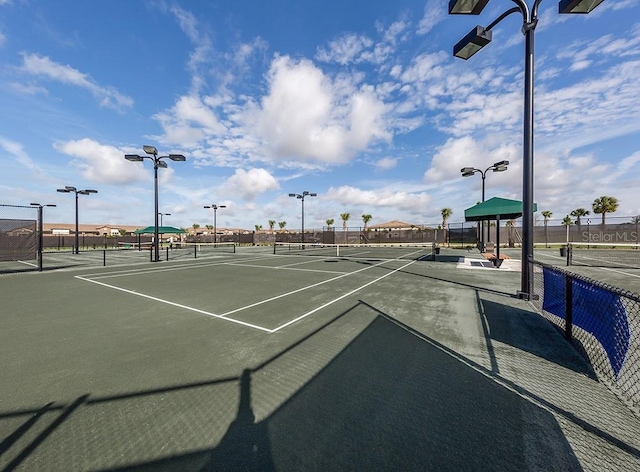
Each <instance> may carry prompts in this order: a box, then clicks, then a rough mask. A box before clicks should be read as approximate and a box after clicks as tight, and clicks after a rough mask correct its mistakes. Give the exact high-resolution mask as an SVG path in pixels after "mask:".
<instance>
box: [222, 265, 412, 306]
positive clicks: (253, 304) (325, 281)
mask: <svg viewBox="0 0 640 472" xmlns="http://www.w3.org/2000/svg"><path fill="white" fill-rule="evenodd" d="M387 262H388V261H382V262H379V263H377V264H375V265H372V266H369V267H363V268H362V269H358V270H355V271H353V272H347V273H346V274H342V275H339V276H337V277H332V278H330V279H327V280H323V281H322V282H318V283H315V284H312V285H307V286H306V287H301V288H298V289H296V290H292V291H291V292H286V293H282V294H280V295H276V296H275V297H271V298H267V299H266V300H262V301H259V302H256V303H252V304H251V305H247V306H243V307H240V308H236V309H235V310H231V311H228V312H226V313H223V314H222V315H220V316H227V315H231V314H233V313H237V312H239V311H243V310H247V309H249V308H253V307H256V306H258V305H263V304H265V303H269V302H272V301H273V300H277V299H279V298H283V297H288V296H289V295H293V294H295V293H299V292H303V291H305V290H309V289H311V288H314V287H318V286H320V285H323V284H328V283H329V282H333V281H335V280H338V279H341V278H343V277H348V276H349V275H353V274H357V273H359V272H362V271H365V270H369V269H373V268H374V267H378V266H379V265H382V264H385V263H387ZM407 265H408V264H407ZM404 267H406V266H404ZM394 272H395V271H394Z"/></svg>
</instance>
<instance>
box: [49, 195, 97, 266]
mask: <svg viewBox="0 0 640 472" xmlns="http://www.w3.org/2000/svg"><path fill="white" fill-rule="evenodd" d="M56 191H57V192H61V193H75V194H76V234H75V243H74V248H73V252H74V254H80V246H79V240H78V234H79V229H78V227H79V224H78V195H90V194H92V193H98V191H97V190H93V189H84V190H78V189H77V188H76V187H73V186H71V185H66V186H65V187H64V188H59V189H57V190H56Z"/></svg>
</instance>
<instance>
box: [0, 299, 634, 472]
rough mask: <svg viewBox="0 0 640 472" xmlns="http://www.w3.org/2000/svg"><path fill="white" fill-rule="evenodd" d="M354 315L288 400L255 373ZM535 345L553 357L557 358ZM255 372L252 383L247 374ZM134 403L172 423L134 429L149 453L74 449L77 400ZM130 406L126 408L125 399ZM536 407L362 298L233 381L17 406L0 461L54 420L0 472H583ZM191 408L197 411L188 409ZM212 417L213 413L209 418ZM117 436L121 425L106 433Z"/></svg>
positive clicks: (552, 421) (494, 315)
mask: <svg viewBox="0 0 640 472" xmlns="http://www.w3.org/2000/svg"><path fill="white" fill-rule="evenodd" d="M485 316H486V317H487V319H488V323H489V324H490V325H491V329H492V333H493V336H494V339H496V340H498V339H499V340H511V342H512V343H513V344H514V345H520V346H521V347H523V348H527V349H528V350H529V352H534V353H536V352H539V348H536V347H533V346H529V345H523V344H522V342H521V341H518V340H517V339H515V338H514V337H513V335H512V334H510V333H509V327H508V326H507V325H505V323H506V322H507V321H506V320H505V319H503V318H502V316H501V313H500V309H498V308H496V307H493V306H490V305H487V304H486V302H485ZM522 316H524V315H522ZM353 317H356V318H359V319H360V321H362V320H364V323H363V329H361V330H359V332H358V334H357V335H355V336H354V337H353V339H351V340H350V342H348V343H347V345H346V347H345V348H344V349H341V350H340V352H339V353H338V354H337V355H335V356H334V357H333V358H332V359H331V360H330V361H329V362H328V363H326V365H324V367H323V368H321V369H320V370H319V371H318V372H317V373H316V374H315V375H312V376H311V377H310V379H309V380H307V381H305V382H304V383H303V384H302V386H301V387H300V388H296V389H295V391H293V393H292V394H285V393H283V392H282V391H278V388H279V387H278V386H279V385H280V384H279V383H278V382H277V381H276V380H278V379H272V378H270V377H269V376H268V375H265V371H266V370H268V369H273V368H274V367H277V372H283V375H285V374H284V372H285V371H286V370H287V369H291V368H293V367H295V366H293V365H292V363H293V361H292V357H293V358H294V359H296V360H297V361H298V362H299V361H300V359H303V358H302V356H300V355H298V354H299V351H298V350H304V353H305V355H309V354H311V355H312V356H313V355H314V352H313V349H318V350H319V349H321V348H318V347H314V348H312V349H309V348H308V346H307V345H308V344H310V343H313V341H314V340H317V337H321V339H320V340H321V341H322V342H321V343H316V344H315V345H314V346H322V345H323V343H324V341H325V340H328V335H332V331H331V330H332V329H333V330H336V329H338V330H340V329H343V328H344V326H345V325H346V323H351V321H350V320H351V319H352V318H353ZM539 353H540V354H543V355H544V354H546V356H547V357H548V358H550V359H551V360H554V359H555V358H556V356H555V355H554V354H553V352H551V353H549V352H546V353H545V352H539ZM317 354H318V355H320V354H321V353H320V352H317ZM292 355H293V356H292ZM291 356H292V357H291ZM559 357H562V356H561V355H560V356H559ZM556 360H557V359H556ZM303 361H304V360H303ZM289 374H290V373H289ZM260 376H261V381H260V382H256V377H260ZM209 387H216V388H218V387H220V388H225V390H224V392H225V393H224V396H220V397H215V396H213V395H211V394H210V391H209V390H205V389H207V388H209ZM267 390H268V391H267ZM171 394H176V395H179V396H180V398H181V400H180V402H179V403H178V402H176V403H175V404H174V403H172V401H171V400H170V398H171V397H170V395H171ZM266 395H284V397H283V398H282V399H281V401H280V402H279V406H277V407H276V408H274V409H273V410H272V411H271V412H270V413H269V414H268V415H266V416H265V417H264V418H263V419H261V420H258V419H257V417H258V415H257V414H256V412H255V408H256V407H255V402H256V397H257V396H262V397H264V396H266ZM141 398H142V399H149V400H152V401H153V403H152V404H153V405H156V404H158V403H162V402H165V405H164V407H163V409H160V410H158V411H160V412H163V413H162V414H164V415H166V417H165V418H161V419H162V420H163V421H162V422H163V424H165V425H166V424H176V425H177V426H175V427H174V428H173V429H171V428H166V426H165V429H164V430H158V431H155V433H154V432H150V431H144V428H142V431H144V433H140V435H139V436H137V437H134V439H132V442H142V443H144V442H145V441H146V442H148V443H149V447H148V450H152V451H154V454H150V453H149V452H148V451H145V453H144V454H139V455H138V456H136V455H135V454H131V455H130V456H127V457H126V462H125V463H128V464H129V465H127V466H124V467H123V466H115V465H114V464H118V463H119V464H122V460H123V457H118V456H117V454H116V453H117V452H118V451H110V450H100V447H104V446H100V445H98V446H97V448H95V449H90V450H89V451H87V450H83V448H82V447H80V445H78V444H75V443H74V439H73V438H74V437H76V438H80V437H84V436H87V435H88V436H91V435H94V436H95V435H96V434H97V433H96V428H97V430H98V431H100V424H99V423H98V424H97V425H95V424H94V425H93V428H91V427H90V426H89V425H86V424H81V423H80V424H78V425H76V426H75V427H74V425H73V420H74V415H75V414H76V413H78V412H79V411H80V410H82V409H83V408H84V407H86V406H89V405H99V404H104V405H117V407H116V406H114V408H117V411H116V412H115V414H114V413H112V416H115V417H116V419H115V420H114V421H115V424H116V426H117V427H120V428H122V424H123V423H124V420H123V418H124V417H125V416H126V413H127V410H130V411H134V410H135V411H136V413H137V412H138V410H139V409H140V406H139V404H138V403H135V401H136V400H138V399H141ZM532 398H533V399H534V400H535V401H532ZM229 400H233V401H229ZM128 402H133V404H132V405H129V406H127V403H128ZM541 403H543V404H544V401H543V400H541V399H536V398H534V395H532V394H530V393H529V392H527V391H526V390H525V389H524V388H522V387H518V386H516V385H513V384H510V383H509V382H508V381H504V379H501V378H500V377H499V376H498V375H496V373H495V372H491V371H489V370H487V369H485V368H483V367H481V366H479V365H477V364H475V363H474V362H473V361H471V360H469V359H467V358H465V357H463V356H461V355H459V354H457V353H455V352H453V351H451V350H450V349H448V348H447V347H445V346H443V345H441V344H439V343H438V342H436V341H434V340H432V339H430V338H428V337H427V336H425V335H424V334H421V333H418V332H415V331H413V330H412V329H411V328H409V327H407V326H405V325H403V324H401V323H400V322H398V321H396V320H394V319H392V318H391V317H389V316H387V315H386V314H385V313H383V312H381V311H379V310H378V309H376V308H374V307H372V306H370V305H368V304H367V303H365V302H362V301H360V302H358V303H357V304H356V305H354V306H352V307H351V308H349V309H348V310H346V311H344V312H343V313H341V314H340V315H339V316H337V317H336V318H334V319H333V320H331V321H329V322H327V323H326V324H324V325H322V326H321V327H319V328H317V329H316V330H315V331H313V332H312V333H310V334H308V335H306V336H304V337H303V338H301V339H299V340H298V341H296V342H294V343H293V344H291V345H290V346H289V347H287V348H286V349H283V350H282V351H280V352H279V353H278V354H276V355H275V356H273V357H271V358H270V359H268V360H266V361H264V362H263V363H261V364H259V365H256V366H253V368H252V369H245V370H244V371H243V372H242V374H241V375H240V376H239V377H232V378H225V379H218V380H211V381H208V382H201V383H198V384H191V385H178V386H171V387H166V388H163V389H156V390H149V391H146V392H131V393H126V394H122V395H118V396H111V397H103V398H93V399H92V398H91V397H90V396H89V395H87V396H83V397H81V398H79V399H78V400H76V401H75V402H73V403H72V404H70V405H67V406H60V405H57V406H53V405H52V404H48V405H46V406H45V407H44V409H41V410H34V411H32V412H28V411H23V412H21V414H22V417H25V416H26V417H27V418H29V419H27V420H26V421H23V422H22V424H21V425H19V426H18V427H17V428H16V430H15V432H14V434H12V435H10V436H9V437H8V438H6V439H5V440H4V441H3V443H2V444H0V459H2V455H3V454H4V453H6V452H8V451H10V450H11V449H12V447H14V446H17V445H18V444H20V440H21V439H23V440H24V439H26V437H28V436H29V431H30V430H31V429H32V428H34V427H35V423H36V422H37V421H40V420H42V417H43V416H45V415H46V414H48V413H50V412H52V411H54V412H56V413H57V414H58V416H57V419H55V420H54V421H52V422H51V423H50V424H49V426H48V427H46V428H44V429H43V430H42V432H41V433H40V434H38V435H35V439H34V440H33V441H32V442H31V443H29V444H28V445H27V447H25V448H24V449H23V450H22V453H20V454H18V455H17V456H15V457H14V458H13V460H12V461H11V462H9V463H8V465H7V467H6V468H5V469H3V470H20V466H21V465H25V466H27V465H28V463H29V464H33V463H35V464H50V465H51V464H54V463H55V462H54V461H53V458H52V457H47V454H58V455H62V456H63V458H61V459H60V460H62V461H63V463H64V456H67V457H70V455H76V459H77V455H81V454H102V460H98V461H97V462H98V463H100V464H101V466H100V467H99V468H96V467H92V468H91V469H90V470H103V471H141V470H154V471H155V470H167V471H203V472H204V471H238V470H246V471H289V470H291V471H315V470H317V471H328V470H332V471H333V470H368V471H370V470H373V471H376V470H380V471H383V470H420V471H423V470H438V471H441V470H476V471H477V470H492V471H493V470H563V471H570V470H582V468H581V466H580V464H579V462H578V460H577V458H576V456H575V455H574V453H573V451H572V449H571V447H570V445H569V443H568V442H567V440H566V439H565V436H564V434H563V432H562V430H561V429H560V427H559V425H558V422H557V420H556V418H555V417H554V415H553V414H552V413H551V412H550V411H555V412H556V413H557V414H560V415H564V413H563V412H562V411H558V410H554V408H553V405H546V406H547V408H542V407H540V406H538V405H540V404H541ZM230 405H234V407H235V411H225V409H229V408H232V407H231V406H230ZM181 409H184V410H185V411H180V410H181ZM188 410H195V413H194V414H191V415H188V414H187V413H186V412H187V411H188ZM216 411H218V412H220V415H218V416H216V415H215V414H214V413H215V412H216ZM224 413H229V415H227V416H228V417H230V421H226V422H225V421H221V422H216V421H217V420H214V419H212V420H210V423H207V421H205V420H204V419H203V418H204V417H206V416H207V415H212V416H211V418H219V417H220V416H223V417H224V416H225V415H224ZM12 415H13V416H14V417H15V416H17V413H15V412H14V413H13V414H11V415H10V414H0V419H2V418H7V417H9V416H12ZM181 415H182V416H184V417H189V418H192V420H191V422H185V420H182V422H180V421H178V420H180V419H181ZM564 416H565V417H566V418H567V419H569V420H570V421H571V420H572V419H571V418H569V417H568V415H564ZM118 417H120V418H121V419H120V420H118ZM103 420H104V418H103ZM91 421H98V420H96V419H94V418H92V419H91ZM118 421H120V422H118ZM67 422H68V423H69V424H70V425H71V427H72V430H73V431H74V434H73V435H71V437H70V438H65V439H64V440H61V442H62V443H63V444H64V445H65V447H66V449H64V450H60V449H55V448H53V447H48V448H47V447H43V446H46V444H45V443H46V440H47V439H48V437H49V436H53V435H54V434H61V435H62V434H65V432H63V431H62V429H63V428H64V426H69V425H65V423H67ZM580 426H581V427H583V428H584V429H586V430H588V431H590V432H592V433H594V434H596V435H598V436H599V437H600V438H601V439H604V440H605V441H607V440H610V441H611V438H608V437H607V435H606V434H605V433H602V432H601V431H599V430H598V429H597V428H596V427H595V426H592V425H589V424H588V423H585V422H583V424H580ZM216 428H222V429H223V431H224V432H223V434H221V439H220V440H219V441H215V442H211V444H212V447H210V448H200V449H197V450H193V449H192V448H183V449H182V451H181V452H179V453H173V454H171V455H170V456H169V457H164V458H162V459H157V458H158V457H162V454H161V453H157V444H158V443H160V444H168V443H171V441H172V439H171V435H174V436H175V435H189V436H197V435H199V434H206V433H207V430H209V429H216ZM78 429H79V430H80V431H78ZM56 430H59V431H57V432H56ZM65 431H66V432H67V433H68V432H69V428H66V429H65ZM119 433H120V434H124V433H125V432H124V431H117V430H116V431H111V434H114V435H117V434H119ZM153 434H155V435H156V436H162V435H164V436H166V437H154V436H153ZM22 436H24V438H22ZM32 436H33V434H32ZM173 439H174V440H175V437H174V438H173ZM616 446H618V447H622V448H623V449H625V450H626V452H627V453H629V454H631V455H634V456H636V457H640V453H639V451H637V450H636V449H634V448H633V447H631V446H629V445H627V444H624V443H621V442H620V441H618V443H617V444H616ZM142 450H144V448H142ZM32 454H39V455H40V457H39V458H38V460H36V461H35V462H30V461H27V459H33V458H30V457H29V456H30V455H32ZM114 457H115V459H117V460H115V459H114ZM23 462H24V464H23ZM95 462H96V461H94V463H95ZM0 464H2V461H0ZM5 464H7V462H5ZM45 469H46V468H45ZM45 469H42V470H45ZM24 470H30V469H24ZM47 470H62V469H57V468H56V467H49V468H48V469H47Z"/></svg>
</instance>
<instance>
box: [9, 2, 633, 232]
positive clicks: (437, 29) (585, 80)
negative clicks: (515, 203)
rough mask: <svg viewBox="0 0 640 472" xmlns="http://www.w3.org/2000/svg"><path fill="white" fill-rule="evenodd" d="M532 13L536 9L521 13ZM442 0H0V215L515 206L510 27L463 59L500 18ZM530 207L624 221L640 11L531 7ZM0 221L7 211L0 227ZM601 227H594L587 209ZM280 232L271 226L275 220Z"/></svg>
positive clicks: (357, 214) (354, 222) (134, 220)
mask: <svg viewBox="0 0 640 472" xmlns="http://www.w3.org/2000/svg"><path fill="white" fill-rule="evenodd" d="M529 3H532V2H529ZM447 5H448V1H446V0H441V1H437V2H436V1H433V0H428V1H424V0H422V1H417V0H396V1H393V2H390V1H387V0H349V1H344V0H339V1H337V0H322V1H320V0H305V1H300V0H243V1H238V0H217V1H215V2H193V1H170V0H163V1H157V0H130V1H125V0H109V1H106V0H93V1H90V2H87V1H80V0H56V1H55V2H52V1H50V0H0V103H2V113H0V162H1V163H2V171H1V173H0V195H2V196H1V197H0V204H10V205H29V204H30V203H32V202H36V203H40V204H56V205H57V207H56V208H47V209H46V210H45V223H54V222H58V223H72V222H73V221H74V219H75V204H74V198H73V195H70V194H64V193H58V192H56V189H58V188H62V187H65V186H74V187H76V188H78V189H95V190H97V191H98V193H97V194H92V195H80V197H79V219H80V222H81V223H83V224H90V223H92V224H96V225H98V224H99V225H102V224H109V225H116V226H117V225H119V224H120V225H140V226H147V225H152V224H153V217H154V179H153V175H154V171H153V164H152V162H151V161H150V160H144V161H143V162H142V163H140V162H137V163H133V162H129V161H127V160H125V159H124V155H125V154H140V155H144V151H143V150H142V146H143V145H153V146H155V147H156V148H157V149H158V152H159V155H160V156H166V155H168V154H176V153H179V154H183V155H184V156H186V161H185V162H173V161H170V160H166V162H167V163H168V165H167V168H166V169H159V170H158V175H159V211H160V212H162V213H166V214H170V215H167V216H163V223H164V224H165V225H172V226H177V227H183V228H185V227H189V226H192V225H193V224H194V223H197V224H199V225H200V226H205V225H207V224H213V212H212V210H210V209H205V208H204V206H205V205H212V204H216V205H225V208H220V209H219V210H217V214H216V220H217V221H216V223H217V226H218V228H222V227H233V228H245V229H250V230H253V229H255V226H256V225H261V226H262V227H263V228H265V229H266V228H268V227H269V220H273V221H276V222H277V223H279V222H282V221H284V222H286V226H285V227H286V228H288V229H295V228H300V226H301V216H302V203H301V201H300V200H299V199H295V198H290V197H289V194H290V193H298V194H299V193H302V192H304V191H309V192H315V193H317V197H306V198H305V200H304V218H305V223H304V225H305V228H306V229H309V228H318V229H319V228H322V227H323V226H326V224H327V220H328V219H333V220H334V225H335V226H337V227H341V226H342V219H341V217H340V215H341V214H342V213H349V214H350V218H349V220H348V226H350V227H358V226H361V225H362V224H363V221H362V215H363V214H368V215H371V216H372V219H371V221H370V222H369V225H375V224H380V223H384V222H387V221H390V220H400V221H404V222H407V223H411V224H429V225H437V224H439V223H441V222H442V216H441V214H442V209H444V208H450V209H451V210H452V212H453V213H452V215H451V217H450V218H449V222H462V221H464V210H465V209H466V208H469V207H471V206H473V205H475V204H476V203H478V202H479V201H480V200H481V197H482V195H481V193H482V178H481V177H480V175H479V174H476V175H474V176H471V177H467V178H462V176H461V174H460V169H461V168H462V167H467V166H470V167H475V168H478V169H481V170H484V169H486V168H488V167H489V166H491V165H492V164H493V163H495V162H498V161H501V160H508V161H509V162H510V164H509V166H508V170H507V171H506V172H501V173H493V172H491V171H489V172H488V173H487V175H486V179H485V193H486V198H487V199H488V198H491V197H494V196H498V197H503V198H511V199H517V200H520V199H522V141H523V68H524V36H523V34H522V32H521V28H522V22H523V19H522V16H521V15H520V14H513V15H510V16H508V17H507V18H506V19H504V20H503V21H502V22H500V23H499V24H498V25H497V26H496V27H495V28H494V29H493V41H492V42H491V43H490V44H489V45H487V46H486V47H485V48H483V49H482V50H481V51H479V52H478V53H477V54H476V55H475V56H473V57H472V58H470V59H469V60H467V61H464V60H461V59H458V58H455V57H453V55H452V50H453V46H454V44H455V43H457V42H458V41H459V40H460V39H461V38H462V37H464V36H465V35H466V34H467V33H468V32H469V31H470V30H471V29H472V28H474V27H475V26H476V25H484V26H486V25H488V24H489V23H491V22H492V21H493V20H494V19H496V18H497V17H498V16H499V15H500V14H501V13H502V12H504V11H505V10H507V9H509V8H511V7H512V6H513V3H512V2H508V1H506V0H493V1H491V2H489V4H488V6H487V7H486V8H485V10H484V11H483V12H482V14H481V15H479V16H460V15H448V13H447ZM534 130H535V131H534V132H535V138H534V146H535V154H534V181H535V184H534V200H535V202H536V203H537V204H538V210H539V211H538V212H537V213H536V215H535V220H536V221H541V216H540V212H542V211H544V210H547V211H551V212H552V214H553V216H552V218H554V219H555V218H558V219H562V218H563V217H564V216H565V215H567V214H568V213H569V212H571V211H572V210H574V209H577V208H585V209H587V210H591V204H592V202H593V201H594V199H596V198H598V197H600V196H603V195H609V196H614V197H616V198H617V199H618V200H619V203H620V206H619V209H618V211H617V212H616V213H614V214H613V215H611V216H628V217H629V220H631V217H632V216H634V215H638V214H640V198H639V189H640V0H618V1H613V0H605V1H604V2H603V3H602V4H601V5H600V6H598V7H597V8H596V9H595V10H594V11H593V12H591V13H590V14H589V15H559V14H558V3H557V1H548V0H547V1H544V2H542V3H541V6H540V11H539V22H538V24H537V27H536V30H535V118H534ZM0 217H2V216H1V215H0ZM591 218H596V220H597V221H599V218H600V216H599V215H593V212H592V216H591ZM277 223H276V228H278V224H277Z"/></svg>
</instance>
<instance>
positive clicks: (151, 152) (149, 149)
mask: <svg viewBox="0 0 640 472" xmlns="http://www.w3.org/2000/svg"><path fill="white" fill-rule="evenodd" d="M142 150H143V151H144V152H145V153H147V154H148V155H147V156H139V155H138V154H125V155H124V158H125V159H126V160H128V161H130V162H142V161H143V160H145V159H149V160H150V161H152V162H153V190H154V202H155V211H154V220H155V221H154V225H153V250H154V257H153V261H154V262H158V261H159V260H160V244H159V237H158V216H159V214H160V212H159V211H158V168H159V167H162V168H163V169H166V167H167V163H166V162H164V161H163V159H171V160H172V161H176V162H184V161H186V160H187V159H186V157H184V156H183V155H182V154H169V155H168V156H158V150H157V149H156V147H155V146H147V145H144V146H142Z"/></svg>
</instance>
